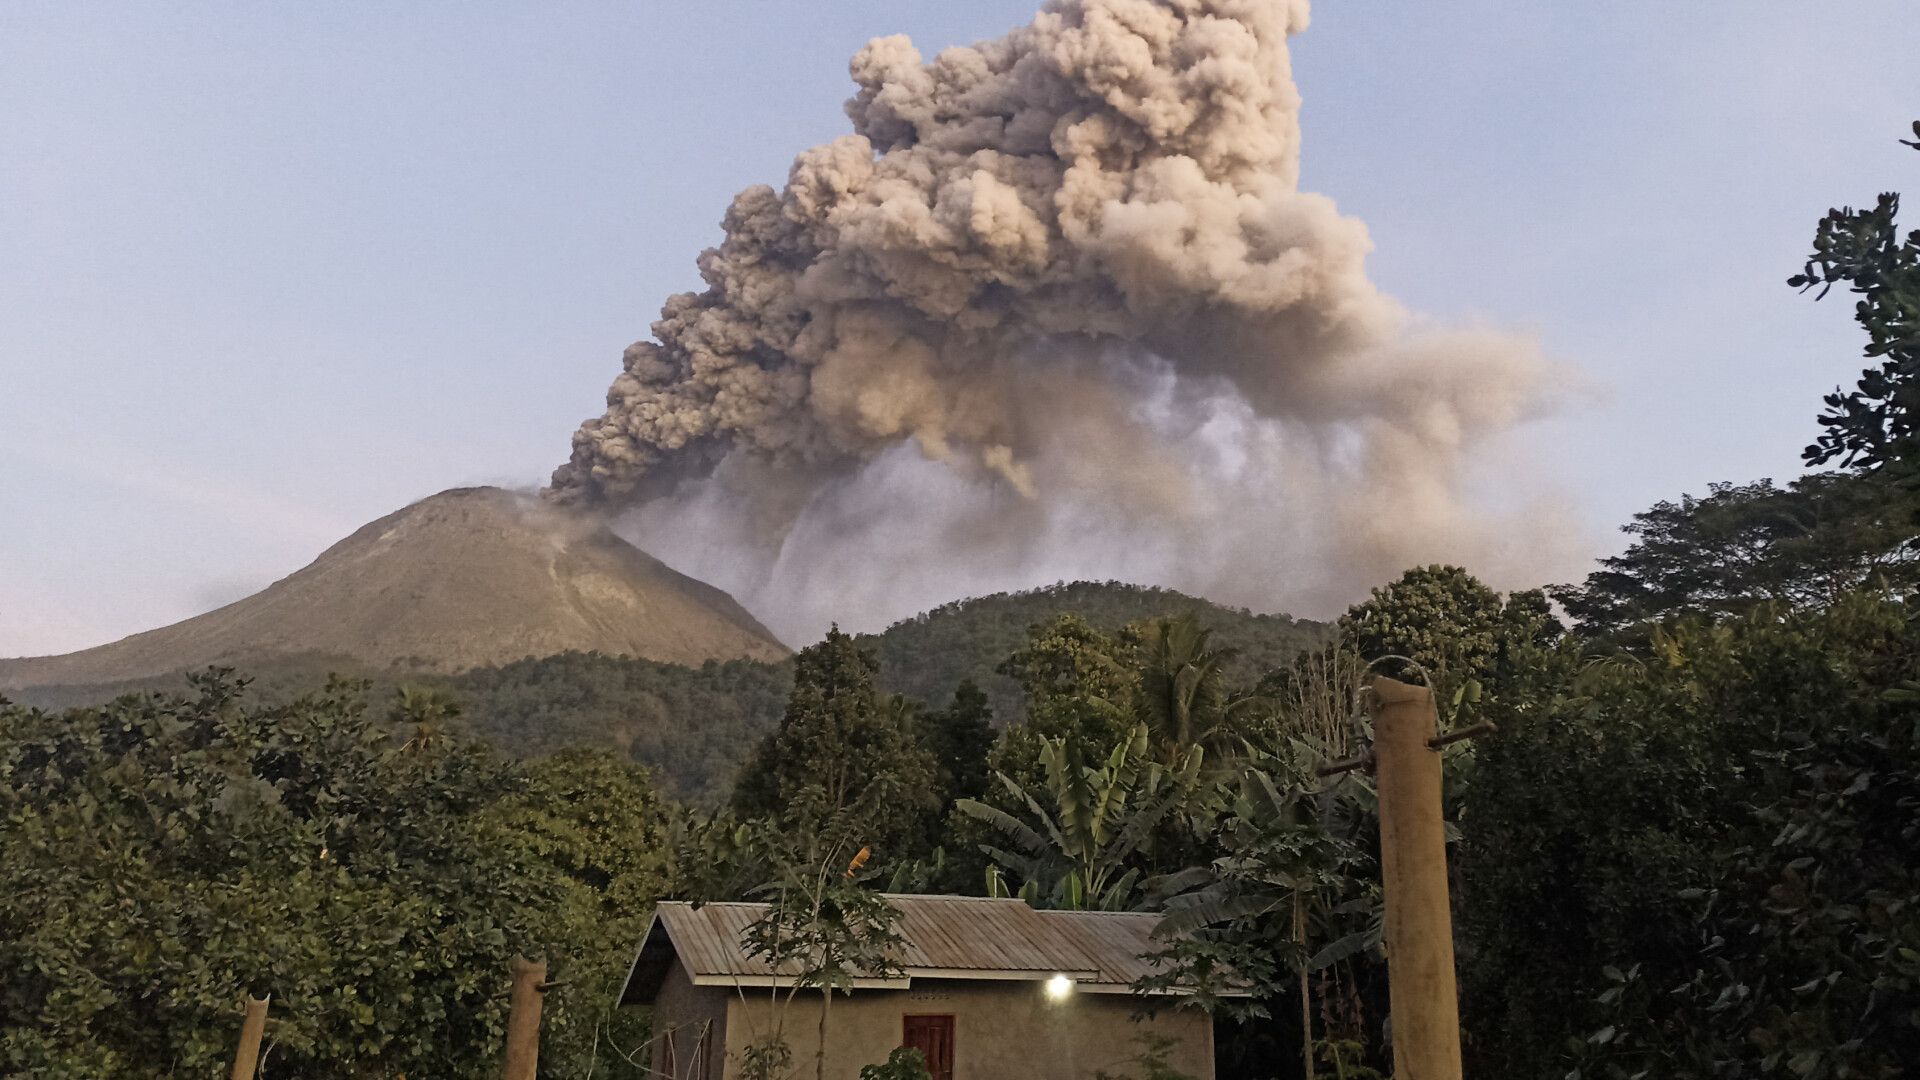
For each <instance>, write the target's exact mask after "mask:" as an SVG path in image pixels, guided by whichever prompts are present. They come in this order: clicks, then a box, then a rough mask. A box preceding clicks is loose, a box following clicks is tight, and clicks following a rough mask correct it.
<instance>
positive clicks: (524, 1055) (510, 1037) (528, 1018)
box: [502, 956, 547, 1080]
mask: <svg viewBox="0 0 1920 1080" xmlns="http://www.w3.org/2000/svg"><path fill="white" fill-rule="evenodd" d="M546 981H547V962H546V961H545V960H529V959H527V958H526V957H524V956H516V957H514V958H513V997H512V998H511V999H510V1002H509V1005H508V1013H507V1067H506V1070H505V1072H504V1073H503V1074H502V1075H503V1076H504V1078H505V1080H533V1074H534V1069H535V1068H536V1067H537V1066H538V1065H539V1063H540V997H541V994H542V992H543V990H544V986H543V984H544V983H545V982H546Z"/></svg>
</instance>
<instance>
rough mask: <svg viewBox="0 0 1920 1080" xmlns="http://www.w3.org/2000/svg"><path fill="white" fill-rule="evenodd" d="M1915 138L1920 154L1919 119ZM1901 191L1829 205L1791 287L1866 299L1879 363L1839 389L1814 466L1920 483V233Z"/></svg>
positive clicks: (1862, 310)
mask: <svg viewBox="0 0 1920 1080" xmlns="http://www.w3.org/2000/svg"><path fill="white" fill-rule="evenodd" d="M1913 133H1914V136H1915V139H1914V141H1912V142H1908V141H1907V140H1905V139H1902V140H1901V142H1903V143H1905V144H1906V145H1907V146H1910V147H1912V148H1914V149H1915V150H1920V121H1915V122H1914V125H1913ZM1899 212H1900V196H1898V195H1895V194H1891V193H1886V194H1882V195H1881V196H1880V198H1879V200H1878V202H1876V203H1875V205H1874V208H1873V209H1871V210H1854V209H1853V208H1852V207H1844V208H1841V209H1838V210H1830V211H1828V212H1827V216H1826V217H1825V218H1823V219H1822V220H1821V222H1820V226H1819V228H1818V230H1817V231H1816V232H1815V234H1814V238H1813V254H1812V255H1811V256H1810V257H1809V258H1808V260H1807V265H1806V268H1805V269H1804V270H1802V271H1801V272H1800V273H1798V274H1796V275H1794V276H1793V277H1792V278H1791V279H1789V280H1788V282H1787V284H1789V285H1792V286H1794V287H1796V288H1799V289H1803V290H1804V289H1811V288H1813V287H1814V286H1815V285H1818V286H1820V295H1821V296H1825V295H1826V294H1827V290H1829V289H1831V288H1833V286H1835V285H1837V284H1840V283H1842V282H1844V283H1846V284H1847V287H1848V289H1849V291H1851V292H1852V293H1854V294H1855V295H1856V296H1858V297H1860V299H1859V301H1858V302H1857V303H1856V304H1855V305H1854V318H1855V319H1856V320H1857V321H1858V322H1859V323H1860V327H1861V329H1863V330H1865V331H1866V332H1867V347H1866V354H1867V356H1868V358H1870V359H1879V360H1880V365H1879V366H1878V367H1873V368H1868V369H1867V370H1866V371H1864V372H1862V373H1861V375H1860V382H1859V385H1858V387H1857V389H1855V390H1854V391H1853V392H1852V393H1843V392H1841V391H1839V390H1835V391H1834V392H1833V393H1832V394H1829V395H1828V396H1827V399H1826V404H1827V412H1826V414H1825V415H1823V416H1821V417H1820V423H1821V425H1822V426H1823V427H1825V428H1826V430H1825V431H1824V432H1822V433H1821V435H1820V438H1819V440H1818V441H1816V442H1815V443H1814V444H1813V445H1812V446H1809V447H1807V449H1806V453H1805V456H1806V460H1807V462H1808V464H1812V465H1820V464H1825V463H1826V462H1829V461H1832V460H1833V459H1834V458H1839V459H1840V461H1841V464H1843V465H1849V466H1858V467H1860V468H1863V469H1869V470H1874V471H1880V472H1887V473H1890V474H1892V475H1893V476H1894V477H1895V478H1897V479H1899V480H1900V481H1902V482H1904V483H1908V484H1912V483H1913V482H1914V481H1915V480H1916V479H1920V230H1915V231H1913V232H1910V233H1908V234H1907V235H1906V237H1905V238H1904V239H1902V237H1901V236H1900V232H1899V229H1898V228H1897V227H1896V226H1895V225H1894V218H1895V217H1896V216H1897V215H1898V214H1899Z"/></svg>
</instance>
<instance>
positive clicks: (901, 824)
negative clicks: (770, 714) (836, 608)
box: [733, 627, 937, 861]
mask: <svg viewBox="0 0 1920 1080" xmlns="http://www.w3.org/2000/svg"><path fill="white" fill-rule="evenodd" d="M877 668H878V664H877V663H876V662H875V661H874V658H873V656H872V654H871V653H868V652H865V651H864V650H862V649H860V648H859V647H858V646H857V645H856V644H855V642H854V640H853V639H852V638H851V637H849V636H847V635H846V634H843V633H841V632H840V629H839V627H834V628H833V629H832V630H830V631H829V632H828V633H827V636H826V638H825V640H823V641H821V642H820V643H818V644H816V645H812V646H809V647H808V648H806V649H804V650H802V651H801V653H800V655H799V656H798V657H796V658H795V664H794V675H793V694H792V696H791V697H790V698H788V700H787V711H786V715H785V716H783V717H782V718H781V720H780V727H779V728H778V729H777V730H776V731H774V732H773V733H772V734H770V735H768V736H767V738H766V739H764V740H763V741H762V742H761V743H760V746H759V748H758V749H757V750H756V751H755V753H754V756H753V759H752V760H751V761H750V762H749V763H748V765H747V767H746V769H745V770H744V771H743V772H742V773H741V776H740V780H739V783H738V784H737V785H736V786H735V788H734V795H733V805H734V809H735V810H736V811H738V812H739V813H740V814H741V815H742V816H745V817H764V818H767V819H769V820H771V821H774V822H776V823H778V824H780V825H781V826H782V827H784V828H787V829H789V830H791V831H795V832H800V833H805V832H817V831H818V830H819V829H821V828H822V827H824V823H825V822H826V821H827V820H829V819H832V818H834V817H835V816H836V815H841V814H844V813H848V812H855V813H856V814H857V816H858V817H859V818H860V820H861V821H862V822H863V823H864V829H865V835H864V837H863V838H862V843H864V844H868V845H870V846H872V848H873V849H874V851H875V852H877V853H879V855H880V857H881V858H882V860H883V861H884V860H886V859H892V858H899V857H905V856H907V855H909V854H910V849H911V848H912V847H913V846H914V844H915V842H916V841H917V840H918V839H919V838H920V837H922V836H923V835H924V831H925V819H926V817H927V816H928V815H929V814H931V813H932V812H933V811H934V810H936V809H937V804H936V802H935V797H936V796H935V792H934V790H933V777H934V762H933V759H932V756H931V755H930V754H928V753H927V751H926V750H924V749H922V748H921V747H919V746H918V745H916V744H915V742H914V740H913V738H912V736H911V735H910V734H909V733H908V732H907V731H906V730H904V728H903V717H902V714H901V711H900V710H898V709H894V708H890V707H886V706H885V705H884V703H883V702H882V701H881V700H880V698H879V696H878V694H877V693H876V692H875V690H874V687H873V676H874V673H875V671H876V670H877Z"/></svg>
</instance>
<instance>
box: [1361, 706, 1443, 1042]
mask: <svg viewBox="0 0 1920 1080" xmlns="http://www.w3.org/2000/svg"><path fill="white" fill-rule="evenodd" d="M1371 687H1372V690H1373V694H1372V702H1373V706H1372V711H1373V754H1374V768H1375V770H1376V773H1375V781H1376V784H1377V786H1378V790H1379V792H1380V869H1381V879H1382V885H1383V886H1384V887H1385V891H1386V902H1387V985H1388V990H1387V996H1388V999H1389V1001H1390V1002H1391V1009H1392V1016H1393V1075H1394V1076H1395V1077H1396V1078H1397V1080H1460V1000H1459V988H1458V987H1457V985H1456V984H1455V982H1454V967H1453V913H1452V911H1451V910H1450V909H1449V907H1448V905H1447V836H1446V826H1445V824H1444V823H1443V820H1442V817H1441V808H1440V754H1439V753H1438V752H1437V748H1436V746H1435V744H1436V743H1437V741H1438V740H1437V739H1436V738H1435V735H1436V732H1435V727H1436V726H1437V724H1438V722H1439V717H1438V715H1437V713H1436V711H1435V709H1434V702H1433V691H1431V690H1429V689H1427V688H1426V687H1422V686H1409V685H1408V684H1406V683H1403V682H1399V681H1397V680H1394V679H1388V678H1384V677H1381V676H1375V677H1374V679H1373V681H1372V683H1371Z"/></svg>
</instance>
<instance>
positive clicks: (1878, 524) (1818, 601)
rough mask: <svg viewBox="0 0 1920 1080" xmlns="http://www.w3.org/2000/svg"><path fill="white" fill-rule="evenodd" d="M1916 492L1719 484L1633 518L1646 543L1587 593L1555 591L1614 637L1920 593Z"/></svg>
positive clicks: (1857, 484)
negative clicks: (1643, 628)
mask: <svg viewBox="0 0 1920 1080" xmlns="http://www.w3.org/2000/svg"><path fill="white" fill-rule="evenodd" d="M1916 509H1920V502H1917V501H1916V498H1915V495H1914V493H1913V492H1912V491H1910V490H1907V489H1904V488H1901V487H1899V486H1897V485H1894V484H1891V483H1888V482H1886V481H1885V480H1884V479H1882V478H1879V477H1875V476H1869V475H1861V474H1858V473H1815V474H1812V475H1808V476H1803V477H1801V478H1800V479H1798V480H1795V481H1793V482H1792V483H1791V484H1789V485H1787V486H1786V487H1785V488H1779V487H1775V486H1774V484H1773V481H1771V480H1760V481H1757V482H1755V483H1752V484H1743V485H1739V486H1735V485H1733V484H1714V485H1712V486H1711V489H1710V494H1708V495H1707V496H1706V497H1705V498H1694V497H1693V496H1691V495H1683V496H1681V499H1680V501H1679V502H1678V503H1673V502H1661V503H1657V504H1655V505H1654V507H1653V508H1652V509H1651V510H1647V511H1643V512H1641V513H1638V514H1635V515H1634V516H1633V523H1632V524H1630V525H1627V526H1624V528H1623V531H1625V532H1627V533H1629V534H1631V535H1632V536H1634V537H1635V538H1636V539H1635V540H1634V542H1633V545H1632V546H1631V547H1629V548H1628V549H1627V550H1626V551H1625V552H1623V553H1621V554H1619V555H1616V556H1613V557H1612V558H1607V559H1602V560H1600V565H1601V567H1602V569H1600V570H1597V571H1595V572H1593V573H1591V574H1588V575H1587V579H1586V581H1585V582H1584V583H1583V584H1580V585H1561V586H1556V587H1554V588H1553V589H1552V590H1550V591H1551V592H1552V594H1553V597H1554V599H1556V600H1558V601H1560V603H1561V604H1562V606H1564V607H1565V608H1566V610H1567V614H1569V615H1571V616H1573V618H1574V619H1575V620H1577V621H1578V622H1579V624H1580V626H1581V628H1582V629H1584V630H1587V631H1589V632H1596V633H1614V632H1618V631H1622V630H1626V629H1628V628H1630V627H1632V626H1634V625H1636V624H1639V623H1645V622H1658V621H1661V620H1667V619H1673V618H1676V617H1678V616H1681V615H1684V614H1688V613H1692V614H1697V615H1701V616H1704V617H1707V618H1709V619H1716V618H1724V617H1727V616H1739V615H1744V614H1745V613H1747V612H1749V611H1751V610H1753V609H1754V608H1755V607H1756V606H1758V605H1761V604H1774V605H1782V606H1785V607H1790V608H1795V609H1801V610H1811V609H1814V608H1818V607H1822V606H1825V605H1826V604H1828V603H1831V602H1832V601H1833V600H1834V599H1835V598H1836V597H1838V596H1840V595H1842V594H1843V593H1846V592H1848V591H1850V590H1852V589H1856V588H1860V587H1863V586H1873V587H1877V588H1891V589H1898V588H1905V587H1911V586H1913V585H1915V584H1920V549H1917V548H1916V546H1915V543H1914V540H1915V538H1916V537H1920V526H1916V524H1915V511H1916Z"/></svg>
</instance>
